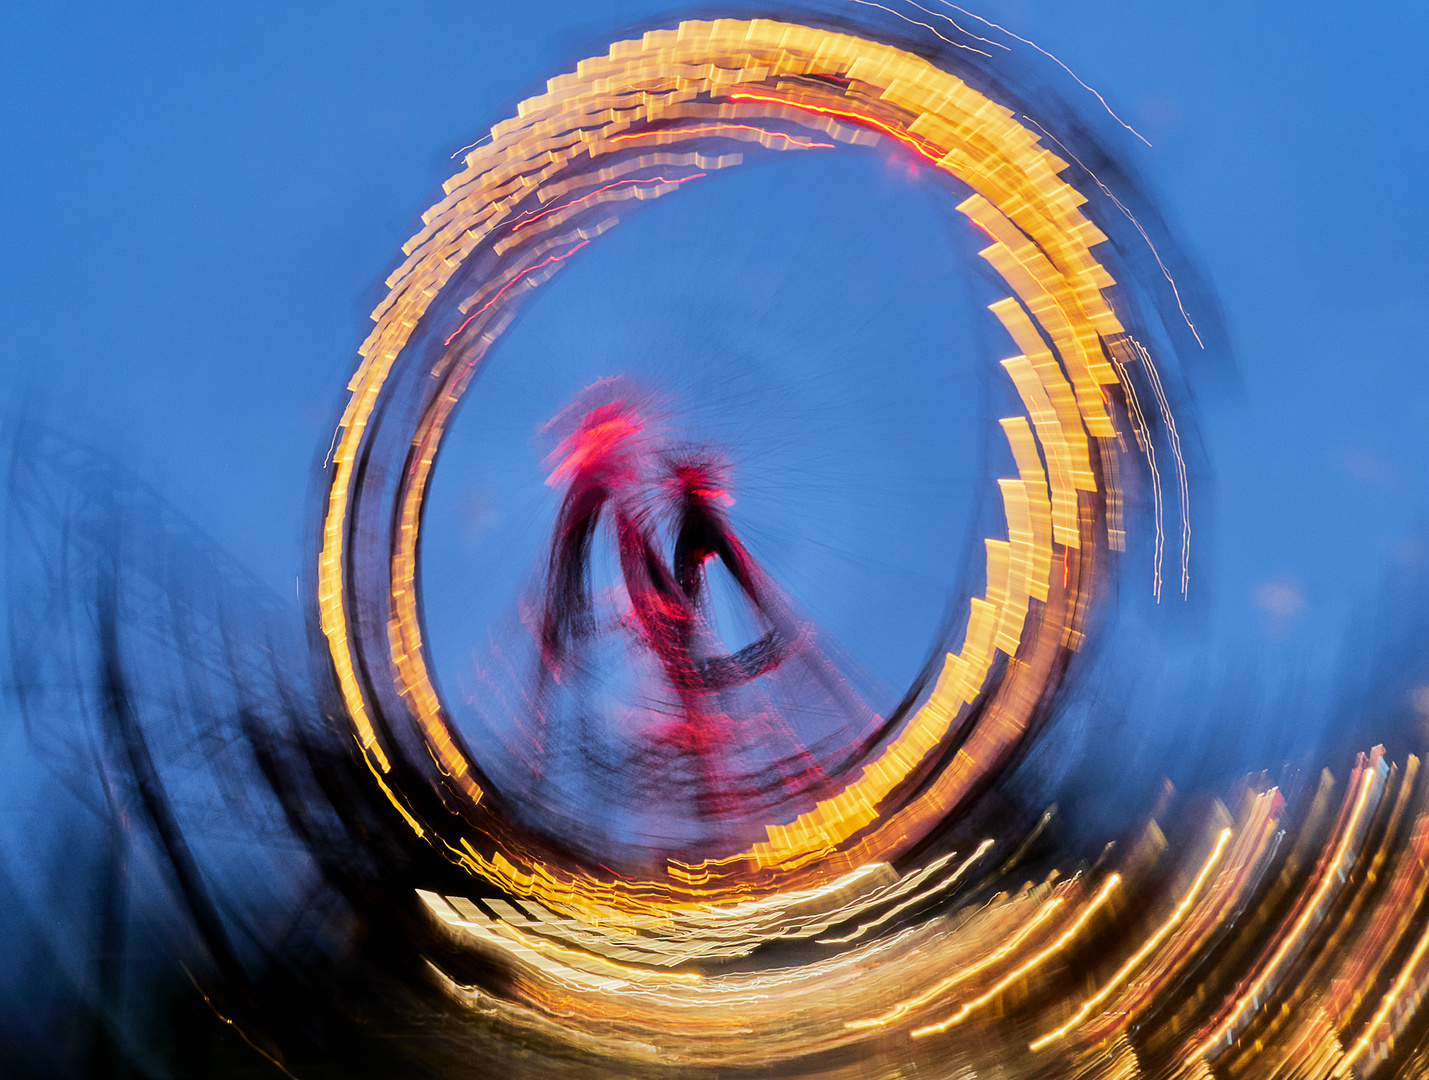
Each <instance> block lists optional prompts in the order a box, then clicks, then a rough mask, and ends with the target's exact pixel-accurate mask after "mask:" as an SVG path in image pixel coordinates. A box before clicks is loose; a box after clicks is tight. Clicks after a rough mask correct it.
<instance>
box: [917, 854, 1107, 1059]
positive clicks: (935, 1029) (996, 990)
mask: <svg viewBox="0 0 1429 1080" xmlns="http://www.w3.org/2000/svg"><path fill="white" fill-rule="evenodd" d="M1120 884H1121V875H1120V874H1113V875H1112V876H1111V877H1109V878H1107V880H1106V882H1105V883H1104V884H1103V885H1102V887H1101V890H1100V891H1099V892H1098V893H1097V895H1096V897H1095V899H1093V900H1092V902H1091V903H1089V904H1087V905H1086V906H1085V907H1084V908H1083V909H1082V913H1081V914H1080V915H1078V916H1077V918H1076V920H1075V921H1073V923H1072V925H1071V926H1069V927H1067V929H1066V930H1064V931H1062V933H1061V934H1059V935H1058V936H1057V938H1056V940H1055V941H1053V942H1052V944H1050V945H1048V946H1047V947H1046V948H1045V949H1043V950H1042V951H1041V952H1039V953H1038V954H1037V955H1036V956H1034V957H1032V958H1031V959H1030V960H1028V961H1027V962H1026V963H1025V964H1023V965H1022V966H1021V967H1018V968H1017V969H1016V970H1014V971H1011V972H1009V973H1008V974H1007V975H1005V976H1004V977H1003V978H1001V979H999V980H998V981H997V982H996V983H995V984H993V986H992V988H991V989H990V990H988V991H987V992H986V993H984V994H981V995H980V996H978V997H975V998H973V999H972V1000H971V1001H969V1002H967V1003H966V1004H965V1005H963V1007H962V1008H961V1009H959V1010H958V1011H957V1012H955V1013H953V1015H951V1016H949V1017H948V1018H947V1019H946V1020H942V1021H940V1022H939V1023H936V1024H929V1025H927V1026H926V1027H920V1028H914V1029H913V1031H912V1033H911V1034H912V1036H913V1038H915V1039H921V1038H925V1037H926V1036H928V1035H936V1034H939V1033H941V1032H944V1031H947V1030H948V1028H950V1027H953V1026H954V1025H956V1024H960V1023H962V1022H963V1021H964V1020H965V1019H967V1017H968V1015H969V1014H970V1013H971V1012H972V1011H973V1010H974V1009H979V1008H981V1007H982V1006H984V1005H986V1004H987V1003H988V1002H989V1001H992V1000H993V999H994V998H995V997H997V996H998V995H999V994H1001V993H1002V992H1003V991H1004V990H1006V989H1007V988H1008V987H1009V986H1011V985H1012V984H1013V983H1015V982H1017V981H1018V980H1019V979H1021V978H1022V977H1023V976H1024V975H1026V974H1027V973H1028V972H1029V971H1032V970H1034V969H1036V968H1038V967H1040V966H1041V965H1042V964H1044V963H1046V962H1047V961H1048V960H1049V959H1050V958H1051V957H1053V956H1055V955H1056V954H1057V953H1059V952H1061V951H1062V950H1063V949H1065V948H1066V947H1067V946H1068V945H1069V944H1070V943H1071V941H1072V939H1073V938H1075V937H1076V936H1077V935H1078V934H1079V933H1081V931H1082V927H1084V926H1086V924H1087V921H1088V920H1089V919H1091V917H1092V916H1093V915H1095V914H1096V913H1097V912H1098V911H1100V910H1101V908H1102V905H1103V904H1105V903H1106V902H1107V900H1109V899H1110V898H1111V894H1112V891H1113V890H1114V889H1115V888H1116V887H1117V886H1118V885H1120Z"/></svg>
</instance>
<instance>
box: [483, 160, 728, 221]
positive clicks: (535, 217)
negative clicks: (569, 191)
mask: <svg viewBox="0 0 1429 1080" xmlns="http://www.w3.org/2000/svg"><path fill="white" fill-rule="evenodd" d="M611 141H612V142H614V141H615V140H614V139H612V140H611ZM705 175H707V174H705V173H702V172H697V173H693V174H691V175H690V176H682V177H680V178H679V179H678V180H667V179H665V177H663V176H647V177H645V178H644V179H641V180H617V181H615V182H614V183H612V184H606V185H605V187H599V188H596V189H595V190H594V191H592V192H589V193H587V194H585V195H582V196H581V197H580V198H579V199H572V200H571V201H570V202H568V203H561V205H560V206H552V207H549V208H548V209H545V210H541V211H539V212H537V213H534V214H522V215H521V217H520V218H519V219H517V222H516V224H515V225H513V226H511V231H512V232H519V231H520V230H521V229H524V228H525V227H526V226H527V225H530V224H531V223H532V222H533V221H539V220H540V219H541V218H543V217H545V216H546V215H547V214H554V213H555V212H556V211H557V210H564V209H566V208H567V207H570V206H579V205H580V204H581V203H583V202H585V201H586V200H587V199H593V198H595V197H596V196H597V195H599V194H600V193H601V192H602V191H609V190H610V189H611V188H618V187H621V186H622V185H624V184H683V183H684V182H685V181H686V180H698V179H699V178H700V177H701V176H705Z"/></svg>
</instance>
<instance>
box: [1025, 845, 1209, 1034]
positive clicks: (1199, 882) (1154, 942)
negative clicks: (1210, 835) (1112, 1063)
mask: <svg viewBox="0 0 1429 1080" xmlns="http://www.w3.org/2000/svg"><path fill="white" fill-rule="evenodd" d="M1230 839H1231V830H1230V829H1222V830H1221V834H1220V836H1219V837H1218V838H1217V840H1216V846H1215V848H1214V849H1213V850H1212V851H1211V855H1210V858H1208V859H1207V860H1206V862H1205V864H1204V865H1203V866H1202V867H1201V872H1200V873H1198V874H1197V875H1196V878H1195V880H1194V881H1193V882H1192V883H1191V887H1190V889H1188V890H1187V891H1186V895H1185V896H1184V897H1182V898H1181V902H1180V903H1179V904H1177V905H1176V909H1175V910H1174V911H1172V912H1171V914H1170V916H1169V917H1168V918H1167V919H1166V921H1165V922H1163V923H1162V924H1161V926H1160V927H1158V928H1157V930H1156V933H1154V934H1152V935H1151V936H1150V937H1149V938H1147V939H1146V941H1145V942H1144V943H1143V944H1142V946H1141V948H1139V949H1137V950H1136V952H1134V953H1132V954H1131V956H1130V957H1129V958H1128V959H1127V961H1126V963H1124V964H1122V965H1121V967H1120V968H1119V969H1118V970H1117V972H1116V974H1115V975H1113V976H1112V977H1111V978H1110V979H1108V980H1107V981H1106V983H1105V984H1103V986H1102V988H1101V989H1100V990H1098V991H1097V992H1096V993H1095V994H1093V995H1092V996H1091V997H1089V998H1087V1000H1086V1001H1084V1002H1082V1007H1081V1008H1080V1009H1078V1010H1077V1011H1076V1013H1075V1014H1073V1016H1072V1018H1071V1019H1070V1020H1068V1021H1067V1022H1066V1023H1065V1024H1063V1025H1062V1026H1061V1027H1059V1028H1057V1029H1055V1030H1054V1031H1050V1032H1048V1033H1047V1034H1046V1035H1044V1036H1042V1037H1041V1038H1040V1039H1037V1040H1036V1041H1035V1042H1032V1043H1030V1044H1029V1045H1028V1049H1029V1050H1034V1051H1036V1050H1041V1049H1042V1048H1043V1047H1044V1046H1047V1045H1048V1044H1050V1043H1053V1042H1056V1041H1057V1040H1058V1039H1060V1038H1062V1037H1063V1036H1065V1035H1066V1034H1067V1032H1069V1031H1071V1030H1072V1028H1074V1027H1076V1026H1077V1025H1078V1024H1080V1023H1081V1022H1082V1021H1083V1020H1085V1019H1086V1018H1087V1014H1088V1013H1090V1012H1091V1011H1092V1010H1093V1009H1094V1008H1096V1007H1097V1006H1098V1005H1100V1004H1101V1003H1102V1002H1103V1001H1105V1000H1106V999H1107V998H1108V997H1109V996H1111V994H1112V992H1113V991H1114V990H1115V989H1116V988H1117V987H1118V986H1120V985H1121V984H1122V982H1123V981H1124V980H1125V979H1126V977H1127V976H1128V975H1130V974H1131V973H1132V972H1133V971H1135V970H1136V968H1137V967H1138V966H1139V965H1140V964H1141V962H1142V961H1143V960H1145V959H1146V958H1147V957H1148V956H1150V955H1151V953H1152V952H1153V951H1154V950H1155V949H1156V948H1157V947H1158V946H1159V945H1160V944H1161V943H1162V942H1163V941H1165V940H1166V937H1167V935H1169V934H1170V933H1171V931H1172V930H1174V929H1175V928H1176V926H1177V924H1178V923H1180V922H1181V920H1182V919H1184V918H1185V917H1186V913H1187V912H1189V911H1190V910H1191V905H1192V904H1194V903H1195V900H1196V897H1197V896H1198V895H1199V894H1200V891H1201V887H1202V886H1203V885H1205V883H1206V879H1207V878H1208V877H1210V873H1211V870H1212V869H1213V868H1214V867H1215V865H1216V863H1218V862H1219V861H1220V858H1221V855H1222V853H1223V852H1224V851H1225V849H1226V845H1227V844H1228V843H1230Z"/></svg>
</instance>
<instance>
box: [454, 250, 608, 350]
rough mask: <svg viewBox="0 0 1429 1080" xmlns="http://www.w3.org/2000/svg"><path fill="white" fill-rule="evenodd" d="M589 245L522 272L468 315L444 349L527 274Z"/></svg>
mask: <svg viewBox="0 0 1429 1080" xmlns="http://www.w3.org/2000/svg"><path fill="white" fill-rule="evenodd" d="M589 243H590V241H589V240H582V241H581V242H580V243H579V244H577V245H576V246H575V247H573V248H571V250H570V251H568V252H566V253H565V254H564V255H552V256H551V257H550V258H548V259H546V260H545V261H544V262H538V263H537V264H536V265H535V266H532V267H529V268H528V269H526V270H522V271H521V273H520V274H518V275H517V276H516V277H514V278H512V279H511V280H510V281H508V282H507V283H506V284H505V285H503V286H501V288H500V289H499V290H497V293H496V295H495V296H493V297H492V298H491V299H490V300H488V301H487V302H486V303H484V304H482V305H481V307H479V308H477V309H476V310H475V311H473V312H472V313H471V314H470V315H468V316H467V317H466V322H464V323H462V324H461V325H460V326H458V327H457V328H456V329H455V330H453V331H452V333H451V337H449V338H447V339H446V340H445V341H443V342H442V347H443V348H445V347H446V346H448V345H450V344H451V343H452V342H453V341H454V340H455V339H456V336H457V335H458V334H460V333H461V332H462V331H463V330H465V329H466V328H467V327H468V326H469V325H471V320H472V319H474V318H476V317H477V316H478V315H481V314H484V313H485V312H486V310H487V309H488V308H490V307H491V305H492V304H494V303H496V301H498V300H500V299H501V294H502V293H504V292H505V291H506V290H507V289H509V288H511V286H513V285H515V284H516V283H517V282H518V281H520V280H521V279H522V278H524V277H525V276H526V275H527V274H529V273H531V272H532V271H534V270H539V269H541V267H543V266H550V265H551V263H557V262H562V261H564V260H566V259H569V258H570V257H571V256H572V255H574V254H575V253H576V252H577V251H579V250H580V249H581V248H583V247H585V246H586V245H587V244H589Z"/></svg>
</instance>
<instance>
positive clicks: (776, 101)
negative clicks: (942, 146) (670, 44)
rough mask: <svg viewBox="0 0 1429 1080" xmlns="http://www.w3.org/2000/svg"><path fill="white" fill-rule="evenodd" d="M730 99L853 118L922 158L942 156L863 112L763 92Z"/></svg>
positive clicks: (731, 95) (934, 159)
mask: <svg viewBox="0 0 1429 1080" xmlns="http://www.w3.org/2000/svg"><path fill="white" fill-rule="evenodd" d="M729 100H730V101H763V102H767V103H768V104H770V105H788V106H789V107H790V108H792V109H803V110H804V111H805V112H812V113H818V114H819V115H821V116H836V117H839V118H841V119H844V120H852V121H854V122H855V123H857V124H863V125H865V126H866V127H874V128H877V129H878V130H879V131H882V132H883V133H884V134H886V135H892V136H893V137H894V138H895V139H897V140H898V141H899V142H901V143H903V144H904V145H905V146H907V147H908V148H909V149H910V150H912V151H913V152H914V153H915V154H917V155H918V156H919V157H921V158H925V159H927V160H928V161H931V162H932V163H933V164H935V165H936V164H937V163H938V162H939V161H941V160H942V158H941V157H940V156H939V155H937V154H934V153H933V152H932V151H931V150H929V149H928V148H927V147H926V146H924V145H923V144H922V143H921V142H919V141H918V140H917V139H915V138H913V137H912V136H911V135H905V134H903V133H902V132H901V131H899V130H898V129H897V128H893V127H890V126H889V125H887V124H885V123H884V122H883V121H882V120H876V119H874V118H873V117H872V116H865V115H863V113H856V112H845V111H844V110H843V109H828V108H825V107H824V106H822V105H806V104H804V103H803V102H801V101H790V100H789V99H788V98H780V97H766V96H764V95H763V94H730V95H729Z"/></svg>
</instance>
